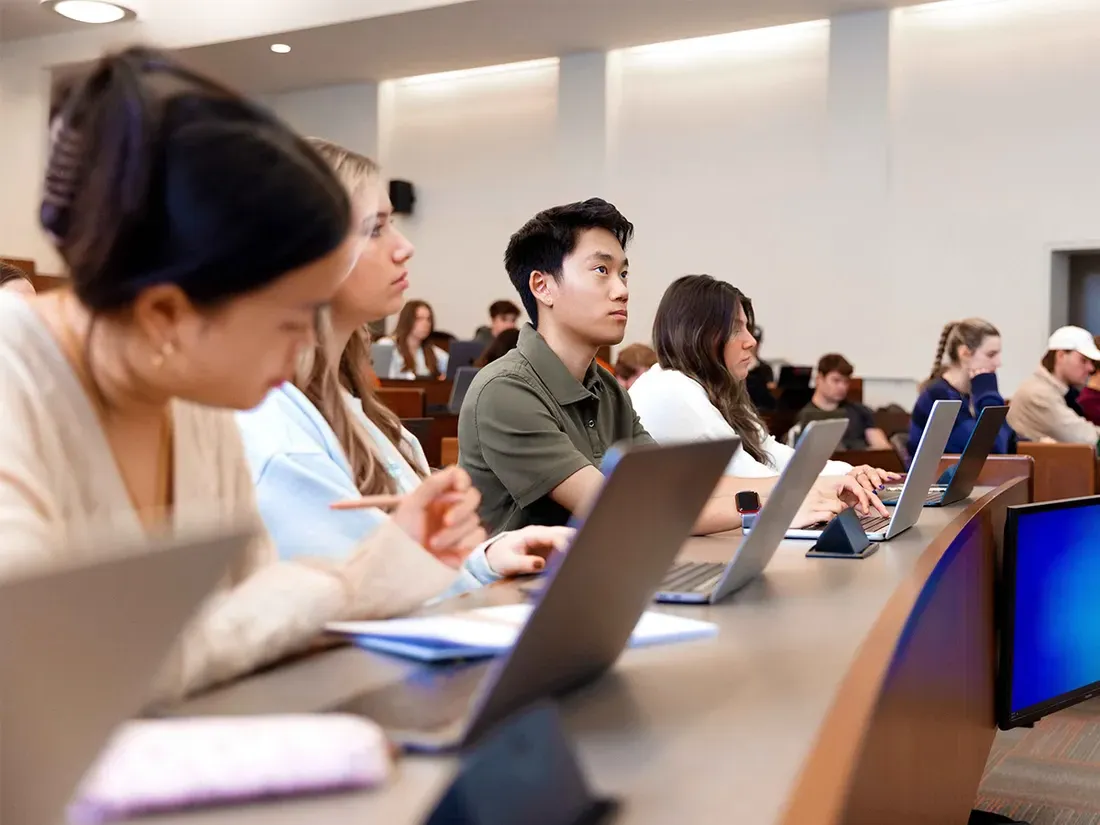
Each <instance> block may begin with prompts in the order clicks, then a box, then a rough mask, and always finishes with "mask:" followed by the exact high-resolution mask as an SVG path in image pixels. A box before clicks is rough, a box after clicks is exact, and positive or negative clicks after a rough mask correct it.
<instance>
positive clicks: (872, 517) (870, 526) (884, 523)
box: [859, 513, 890, 533]
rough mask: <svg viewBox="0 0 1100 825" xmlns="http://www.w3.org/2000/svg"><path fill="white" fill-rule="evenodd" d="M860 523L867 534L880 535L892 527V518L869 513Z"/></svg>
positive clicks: (861, 517) (860, 518)
mask: <svg viewBox="0 0 1100 825" xmlns="http://www.w3.org/2000/svg"><path fill="white" fill-rule="evenodd" d="M859 523H860V524H861V525H862V526H863V530H864V532H866V533H880V532H882V531H883V530H885V529H886V528H887V527H889V526H890V517H889V516H880V515H876V514H874V513H868V514H867V515H865V516H860V517H859Z"/></svg>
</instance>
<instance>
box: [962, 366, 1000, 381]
mask: <svg viewBox="0 0 1100 825" xmlns="http://www.w3.org/2000/svg"><path fill="white" fill-rule="evenodd" d="M968 372H969V373H970V380H971V381H973V380H974V379H975V378H977V377H978V376H979V375H989V374H990V373H992V372H996V370H991V369H990V368H989V367H981V368H979V369H976V370H968Z"/></svg>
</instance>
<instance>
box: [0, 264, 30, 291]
mask: <svg viewBox="0 0 1100 825" xmlns="http://www.w3.org/2000/svg"><path fill="white" fill-rule="evenodd" d="M9 281H26V282H27V283H30V281H31V279H30V278H28V277H27V273H26V272H24V271H23V270H22V269H20V268H19V267H17V266H15V265H14V264H9V263H8V262H7V261H0V286H3V285H4V284H6V283H8V282H9Z"/></svg>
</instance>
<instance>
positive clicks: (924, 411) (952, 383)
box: [909, 318, 1013, 455]
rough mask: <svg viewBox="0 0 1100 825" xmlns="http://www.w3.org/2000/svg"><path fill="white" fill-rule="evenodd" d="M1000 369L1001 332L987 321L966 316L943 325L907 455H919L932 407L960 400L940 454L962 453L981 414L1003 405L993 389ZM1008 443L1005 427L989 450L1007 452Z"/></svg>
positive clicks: (912, 421) (914, 417)
mask: <svg viewBox="0 0 1100 825" xmlns="http://www.w3.org/2000/svg"><path fill="white" fill-rule="evenodd" d="M1000 368H1001V333H999V332H998V331H997V328H996V327H994V326H993V325H992V324H991V323H989V322H988V321H983V320H982V319H981V318H967V319H966V320H965V321H952V322H951V323H949V324H947V325H946V326H944V328H943V333H942V334H941V335H940V343H939V345H938V346H937V347H936V357H935V360H933V362H932V372H931V373H930V374H929V376H928V380H927V381H926V382H925V384H924V387H923V388H922V389H921V394H920V396H919V397H918V398H917V403H916V404H915V405H914V406H913V415H912V418H911V419H910V424H909V454H910V455H913V454H914V453H915V452H916V451H917V444H918V443H920V438H921V435H923V434H924V427H925V425H926V424H927V423H928V416H929V415H931V414H932V405H933V404H935V403H936V402H937V401H942V400H950V401H962V402H963V404H962V409H960V410H959V414H958V416H956V418H955V426H954V428H953V429H952V430H951V437H950V438H948V439H947V446H946V447H945V448H944V452H945V453H961V452H962V451H963V450H965V449H966V444H967V442H968V441H970V436H971V434H972V433H973V432H974V427H975V426H977V424H978V416H979V415H981V413H982V410H984V409H985V408H986V407H1000V406H1003V405H1004V403H1005V400H1004V398H1002V397H1001V393H1000V391H999V390H998V388H997V370H998V369H1000ZM1012 440H1013V432H1012V429H1011V428H1010V427H1009V426H1008V425H1007V424H1006V425H1004V426H1003V427H1001V431H1000V433H998V434H997V440H996V441H995V442H994V444H993V450H992V452H994V453H997V454H1004V453H1007V452H1009V451H1010V447H1011V444H1012Z"/></svg>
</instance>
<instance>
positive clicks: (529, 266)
mask: <svg viewBox="0 0 1100 825" xmlns="http://www.w3.org/2000/svg"><path fill="white" fill-rule="evenodd" d="M587 229H606V230H607V231H608V232H610V233H611V234H612V235H614V236H615V237H616V238H617V239H618V241H619V245H620V246H622V248H623V249H626V245H627V244H628V243H630V239H631V238H633V237H634V224H632V223H631V222H630V221H628V220H627V219H626V218H625V217H623V214H622V213H621V212H620V211H619V210H618V209H616V208H615V207H614V206H613V205H612V204H610V203H608V202H607V201H605V200H603V199H602V198H589V199H588V200H586V201H583V202H580V203H570V204H566V205H565V206H555V207H553V208H552V209H546V210H544V211H542V212H539V213H538V214H537V215H535V217H533V218H531V220H529V221H528V222H527V223H525V224H524V225H523V228H522V229H520V230H519V231H518V232H517V233H516V234H514V235H513V236H512V237H511V239H510V240H509V241H508V249H507V250H505V252H504V268H505V269H506V270H507V271H508V277H509V278H510V279H511V281H512V286H514V287H515V288H516V292H518V293H519V297H520V300H521V301H522V302H523V308H524V309H525V310H526V311H527V317H528V318H530V319H531V323H532V324H533V325H534V326H536V327H537V326H538V323H539V319H538V312H539V306H538V302H537V301H535V296H534V295H533V294H532V292H531V273H532V272H545V273H546V274H548V275H551V276H552V277H553V278H554V279H555V280H557V279H560V278H561V270H562V264H563V262H564V261H565V259H566V258H567V257H568V256H569V255H570V254H571V253H572V252H573V250H574V249H576V247H577V240H578V238H579V237H580V233H581V232H583V231H585V230H587Z"/></svg>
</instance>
